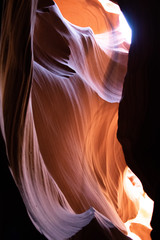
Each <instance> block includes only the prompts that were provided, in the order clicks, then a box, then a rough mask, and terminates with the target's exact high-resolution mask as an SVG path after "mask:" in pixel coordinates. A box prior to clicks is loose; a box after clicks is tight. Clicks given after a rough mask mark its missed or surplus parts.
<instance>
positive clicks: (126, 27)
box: [119, 12, 132, 43]
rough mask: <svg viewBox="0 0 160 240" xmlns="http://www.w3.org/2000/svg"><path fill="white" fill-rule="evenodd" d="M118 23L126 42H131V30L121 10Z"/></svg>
mask: <svg viewBox="0 0 160 240" xmlns="http://www.w3.org/2000/svg"><path fill="white" fill-rule="evenodd" d="M119 24H120V27H121V31H122V33H123V36H124V37H125V39H126V41H127V42H128V43H131V40H132V30H131V28H130V26H129V25H128V23H127V20H126V19H125V17H124V15H123V13H122V12H121V14H120V16H119Z"/></svg>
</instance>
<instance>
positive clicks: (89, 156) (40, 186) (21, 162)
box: [0, 0, 152, 240]
mask: <svg viewBox="0 0 160 240" xmlns="http://www.w3.org/2000/svg"><path fill="white" fill-rule="evenodd" d="M40 3H41V1H40V2H39V5H38V6H39V7H38V9H37V6H36V1H31V0H30V1H29V0H28V1H27V3H25V4H24V3H23V1H19V0H17V1H12V2H11V1H10V2H8V3H7V4H6V8H5V12H4V15H3V19H2V20H3V22H2V33H1V56H0V67H1V70H0V74H1V75H0V78H1V83H0V123H1V131H2V134H3V138H4V141H5V145H6V150H7V156H8V160H9V163H10V170H11V173H12V175H13V178H14V180H15V182H16V184H17V186H18V188H19V190H20V193H21V195H22V198H23V201H24V203H25V205H26V208H27V211H28V214H29V216H30V218H31V220H32V222H33V224H34V225H35V227H36V228H37V229H38V230H39V231H40V232H41V233H42V234H44V235H45V237H46V238H47V239H52V240H53V239H57V240H62V239H69V238H72V239H97V236H98V237H99V238H98V239H115V240H117V239H129V237H128V236H127V235H129V236H131V237H132V238H133V239H150V236H149V235H150V226H149V222H150V217H151V212H152V207H151V210H150V211H149V212H147V209H146V208H143V207H142V204H141V203H142V202H143V201H145V200H148V201H149V203H150V204H151V205H152V202H151V200H149V199H148V197H147V196H146V194H145V193H144V191H143V187H142V184H141V182H140V181H139V180H138V178H137V177H136V176H135V175H134V174H133V173H132V171H131V170H130V169H129V168H128V167H127V165H126V162H125V158H124V155H123V151H122V147H121V145H120V143H119V142H118V140H117V122H118V108H119V101H120V99H121V95H122V88H123V81H124V77H125V74H126V70H127V61H128V51H129V44H130V37H128V35H127V34H126V29H125V28H124V26H126V25H127V24H126V22H125V21H124V17H123V15H122V13H121V11H120V9H119V7H118V6H117V5H115V4H113V3H111V2H109V1H102V0H101V1H97V0H90V1H85V0H81V1H71V0H70V1H69V0H68V1H67V0H65V1H56V3H55V2H53V3H52V5H50V6H48V7H47V6H45V5H44V6H42V5H41V4H40ZM122 26H123V27H122ZM127 33H129V34H130V29H129V28H128V30H127ZM132 219H134V220H133V221H132ZM137 219H138V221H137ZM144 219H145V220H144ZM146 219H147V220H146ZM145 221H147V223H146V222H145ZM131 232H132V233H131Z"/></svg>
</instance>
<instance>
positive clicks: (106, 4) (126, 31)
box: [98, 0, 132, 44]
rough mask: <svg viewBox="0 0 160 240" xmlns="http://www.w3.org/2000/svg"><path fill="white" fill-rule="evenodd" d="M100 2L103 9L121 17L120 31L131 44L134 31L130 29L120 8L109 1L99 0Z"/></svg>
mask: <svg viewBox="0 0 160 240" xmlns="http://www.w3.org/2000/svg"><path fill="white" fill-rule="evenodd" d="M98 1H99V2H100V3H101V4H102V6H103V8H104V9H105V10H106V11H107V12H109V13H113V14H118V15H119V26H120V31H121V32H122V34H123V36H124V38H125V40H126V42H127V43H129V44H130V43H131V39H132V30H131V28H130V27H129V25H128V23H127V20H126V19H125V17H124V15H123V13H122V12H121V10H120V7H119V6H118V5H117V4H115V3H113V2H111V1H109V0H98Z"/></svg>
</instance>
